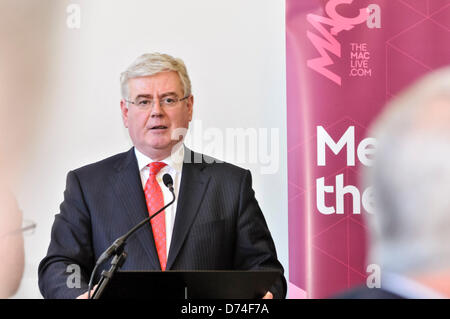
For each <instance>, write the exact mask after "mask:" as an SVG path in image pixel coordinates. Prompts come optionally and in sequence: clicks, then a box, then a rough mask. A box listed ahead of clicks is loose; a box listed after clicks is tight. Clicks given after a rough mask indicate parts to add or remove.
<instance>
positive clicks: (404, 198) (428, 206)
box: [364, 67, 450, 273]
mask: <svg viewBox="0 0 450 319" xmlns="http://www.w3.org/2000/svg"><path fill="white" fill-rule="evenodd" d="M369 136H371V137H375V138H376V139H377V149H376V154H375V159H374V165H373V167H369V168H365V170H364V184H365V186H366V187H367V186H373V187H374V196H375V203H376V211H375V213H374V214H373V215H366V222H367V225H368V227H369V234H370V243H371V246H370V252H369V263H376V264H378V265H380V266H381V267H382V269H384V270H388V271H394V272H399V273H419V272H427V271H430V270H435V269H437V268H446V267H447V268H449V267H450V244H449V243H450V195H449V193H450V67H446V68H443V69H440V70H438V71H435V72H432V73H430V74H429V75H427V76H425V77H424V78H422V79H421V80H419V81H418V82H416V83H415V84H414V85H413V86H411V87H410V88H408V89H407V90H406V91H404V92H403V93H401V94H400V95H399V96H398V97H397V98H395V99H393V100H392V102H391V103H389V104H388V105H387V106H386V109H385V110H384V111H383V112H382V114H381V116H379V117H378V119H377V120H376V121H375V123H374V125H373V126H372V129H371V131H370V133H369Z"/></svg>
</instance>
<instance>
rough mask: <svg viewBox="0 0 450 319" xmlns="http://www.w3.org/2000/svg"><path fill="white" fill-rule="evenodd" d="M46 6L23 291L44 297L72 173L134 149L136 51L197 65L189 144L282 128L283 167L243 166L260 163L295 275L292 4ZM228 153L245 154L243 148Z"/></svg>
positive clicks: (263, 192) (27, 177)
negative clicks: (131, 107)
mask: <svg viewBox="0 0 450 319" xmlns="http://www.w3.org/2000/svg"><path fill="white" fill-rule="evenodd" d="M47 3H51V5H50V6H51V8H52V14H49V18H51V19H53V22H52V23H53V26H52V28H51V30H52V31H51V32H49V33H48V36H49V39H46V40H47V41H48V42H49V46H50V50H48V51H49V54H50V58H49V62H50V63H49V64H48V65H47V67H46V70H47V74H46V75H45V76H44V75H43V77H42V80H43V81H46V82H45V83H46V88H45V94H43V99H42V102H41V104H42V105H40V106H39V107H41V109H42V112H37V114H36V115H35V116H36V119H35V120H36V122H37V123H38V124H37V126H36V127H37V129H36V132H35V133H34V144H33V145H34V146H33V147H32V148H29V149H28V151H27V153H26V154H25V157H24V158H25V165H24V166H23V169H25V170H26V174H24V177H23V178H22V179H21V182H20V183H19V186H18V187H17V192H18V200H19V205H20V206H21V208H22V210H23V211H24V215H25V218H30V219H34V220H35V221H37V224H38V227H37V229H36V232H35V234H34V235H32V236H31V237H26V238H25V245H26V247H25V248H26V268H25V273H24V278H23V281H22V284H21V287H20V289H19V291H18V293H17V294H16V296H15V297H16V298H40V297H41V295H40V292H39V289H38V286H37V267H38V264H39V262H40V260H41V259H42V258H43V257H44V256H45V254H46V250H47V247H48V244H49V240H50V229H51V226H52V223H53V218H54V217H53V216H54V215H55V214H56V213H58V210H59V204H60V203H61V200H62V198H63V191H64V188H65V178H66V174H67V172H68V171H69V170H71V169H74V168H78V167H80V166H83V165H85V164H88V163H91V162H94V161H97V160H100V159H102V158H105V157H107V156H110V155H113V154H116V153H118V152H122V151H125V150H127V149H128V148H129V147H130V146H131V144H130V140H129V138H128V135H127V131H126V130H125V129H124V128H123V125H122V123H121V118H120V109H119V100H120V90H119V74H120V72H122V71H123V70H124V69H125V68H126V67H127V66H128V65H129V64H130V63H131V62H132V61H133V60H134V58H136V57H137V56H138V55H140V54H142V53H144V52H153V51H158V52H165V53H169V54H171V55H174V56H176V57H181V58H182V59H183V60H184V61H185V63H186V65H187V67H188V71H189V72H190V76H191V80H192V85H193V93H194V97H195V104H194V121H195V123H194V125H193V127H192V130H193V131H192V133H191V138H190V139H189V141H188V142H187V144H188V146H190V147H192V148H193V149H194V150H196V151H200V152H201V151H202V150H203V151H206V150H204V148H206V146H208V141H207V140H206V139H207V137H206V136H205V135H203V134H204V133H205V131H206V130H207V129H208V128H218V129H220V132H223V134H225V133H226V128H254V129H259V128H265V129H271V128H276V129H278V132H279V139H278V140H277V145H276V151H277V152H278V155H277V157H276V160H277V161H278V169H277V170H276V172H274V173H273V174H262V172H261V166H264V165H261V162H260V161H259V163H258V162H257V163H248V162H245V163H240V162H239V163H237V164H238V165H240V166H243V167H246V168H249V169H251V171H252V174H253V177H254V189H255V191H256V197H257V199H258V200H259V203H260V206H261V207H262V210H263V212H264V215H265V217H266V220H267V222H268V224H269V228H270V229H271V232H272V235H273V237H274V240H275V243H276V247H277V251H278V254H279V259H280V260H281V262H282V264H283V265H284V267H285V270H286V275H287V271H288V235H287V152H286V144H287V143H286V94H285V40H284V39H285V26H284V25H285V24H284V0H246V1H242V0H226V1H225V0H222V1H218V0H189V1H185V0H164V1H156V0H151V1H150V0H120V1H119V0H116V1H110V0H78V1H77V0H72V1H67V0H66V1H61V0H52V1H47ZM70 3H77V4H80V6H81V25H80V26H81V27H80V29H69V28H68V27H67V25H66V18H67V13H66V7H67V5H68V4H70ZM38 102H39V101H36V103H37V104H38ZM200 121H201V122H200ZM200 128H203V130H201V131H200ZM194 130H196V132H197V133H198V134H197V135H196V136H197V137H195V134H193V133H194ZM210 132H211V131H210ZM202 133H203V134H202ZM257 137H258V138H261V136H260V135H258V136H257ZM269 137H270V131H269ZM225 138H226V136H225ZM209 147H211V144H209ZM251 147H252V146H251V145H249V149H252V148H251ZM207 153H208V152H207ZM219 153H220V152H219ZM210 155H218V156H219V155H220V154H211V153H210ZM223 155H224V156H225V159H229V160H231V161H234V162H237V160H236V158H237V157H236V155H237V154H235V153H234V152H225V153H224V154H223ZM272 160H274V159H272Z"/></svg>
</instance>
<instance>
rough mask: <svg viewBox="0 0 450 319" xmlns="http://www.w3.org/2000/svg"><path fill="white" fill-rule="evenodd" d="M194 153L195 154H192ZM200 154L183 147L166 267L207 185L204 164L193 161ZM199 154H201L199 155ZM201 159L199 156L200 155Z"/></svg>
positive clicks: (167, 267)
mask: <svg viewBox="0 0 450 319" xmlns="http://www.w3.org/2000/svg"><path fill="white" fill-rule="evenodd" d="M194 154H196V155H194ZM199 155H200V154H197V153H193V152H192V151H191V150H189V149H187V148H185V157H184V163H183V170H182V176H181V182H180V190H179V196H178V203H177V211H176V216H175V224H174V227H173V233H172V240H171V244H170V249H169V256H168V259H167V266H166V269H168V270H169V269H170V268H171V267H172V265H173V263H174V262H175V259H176V257H177V255H178V253H179V251H180V249H181V247H182V246H183V243H184V241H185V239H186V236H187V234H188V232H189V229H190V228H191V225H192V223H193V221H194V219H195V217H196V216H197V213H198V210H199V208H200V204H201V202H202V200H203V196H204V194H205V191H206V189H207V186H208V182H209V177H208V176H207V175H206V174H205V173H204V172H202V170H203V168H204V166H205V164H204V163H203V162H201V163H195V162H194V160H193V157H194V156H195V159H196V160H197V161H198V160H199V158H198V156H199ZM200 156H201V155H200ZM200 159H201V157H200Z"/></svg>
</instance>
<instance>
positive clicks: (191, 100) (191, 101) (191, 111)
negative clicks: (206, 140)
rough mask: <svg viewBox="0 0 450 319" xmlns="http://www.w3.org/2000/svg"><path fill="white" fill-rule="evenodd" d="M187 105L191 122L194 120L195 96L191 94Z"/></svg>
mask: <svg viewBox="0 0 450 319" xmlns="http://www.w3.org/2000/svg"><path fill="white" fill-rule="evenodd" d="M187 107H188V112H189V122H190V121H192V115H193V114H194V96H193V95H192V94H191V96H189V97H188V99H187Z"/></svg>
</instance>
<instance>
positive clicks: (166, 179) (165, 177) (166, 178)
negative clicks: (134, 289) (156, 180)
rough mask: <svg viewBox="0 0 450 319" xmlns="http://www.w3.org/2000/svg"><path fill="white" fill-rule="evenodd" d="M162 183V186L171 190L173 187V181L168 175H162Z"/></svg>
mask: <svg viewBox="0 0 450 319" xmlns="http://www.w3.org/2000/svg"><path fill="white" fill-rule="evenodd" d="M162 180H163V183H164V185H166V187H167V188H171V187H173V179H172V176H170V174H167V173H166V174H164V175H163V177H162Z"/></svg>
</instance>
